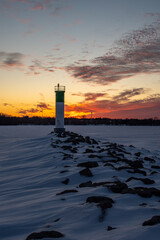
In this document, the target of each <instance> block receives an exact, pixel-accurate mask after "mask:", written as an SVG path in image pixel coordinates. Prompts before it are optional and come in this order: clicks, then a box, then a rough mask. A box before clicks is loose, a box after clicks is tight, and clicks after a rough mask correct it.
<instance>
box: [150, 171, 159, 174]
mask: <svg viewBox="0 0 160 240" xmlns="http://www.w3.org/2000/svg"><path fill="white" fill-rule="evenodd" d="M155 173H158V172H157V171H152V172H151V173H150V175H153V174H155Z"/></svg>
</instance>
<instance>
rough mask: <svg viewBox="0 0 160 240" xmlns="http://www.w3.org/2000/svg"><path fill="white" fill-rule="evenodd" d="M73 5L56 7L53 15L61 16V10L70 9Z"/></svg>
mask: <svg viewBox="0 0 160 240" xmlns="http://www.w3.org/2000/svg"><path fill="white" fill-rule="evenodd" d="M70 9H71V7H62V6H61V7H55V8H54V10H53V11H52V12H51V16H52V17H54V16H60V12H62V11H63V10H70Z"/></svg>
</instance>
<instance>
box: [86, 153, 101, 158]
mask: <svg viewBox="0 0 160 240" xmlns="http://www.w3.org/2000/svg"><path fill="white" fill-rule="evenodd" d="M88 157H89V158H102V156H98V155H95V154H90V155H88Z"/></svg>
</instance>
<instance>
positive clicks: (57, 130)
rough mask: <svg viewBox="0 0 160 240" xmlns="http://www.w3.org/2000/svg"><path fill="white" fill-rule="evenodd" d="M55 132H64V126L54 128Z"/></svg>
mask: <svg viewBox="0 0 160 240" xmlns="http://www.w3.org/2000/svg"><path fill="white" fill-rule="evenodd" d="M54 132H55V133H62V132H65V128H54Z"/></svg>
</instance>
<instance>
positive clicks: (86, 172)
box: [79, 168, 93, 177]
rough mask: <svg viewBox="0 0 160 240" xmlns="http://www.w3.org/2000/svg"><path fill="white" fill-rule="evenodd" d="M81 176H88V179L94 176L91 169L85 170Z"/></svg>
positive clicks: (81, 172)
mask: <svg viewBox="0 0 160 240" xmlns="http://www.w3.org/2000/svg"><path fill="white" fill-rule="evenodd" d="M79 174H80V175H82V176H86V177H92V176H93V174H92V172H91V170H90V169H89V168H85V169H83V170H81V171H80V172H79Z"/></svg>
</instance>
